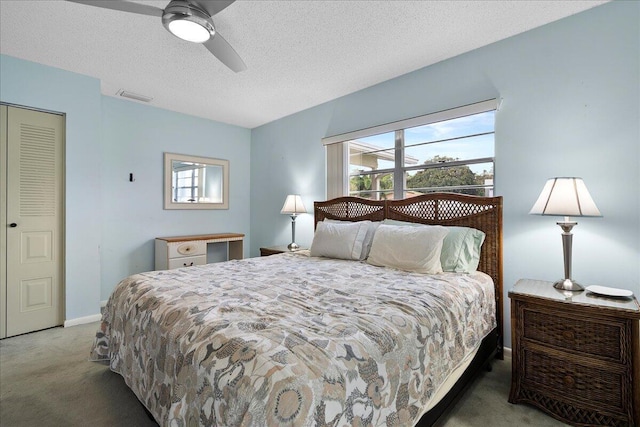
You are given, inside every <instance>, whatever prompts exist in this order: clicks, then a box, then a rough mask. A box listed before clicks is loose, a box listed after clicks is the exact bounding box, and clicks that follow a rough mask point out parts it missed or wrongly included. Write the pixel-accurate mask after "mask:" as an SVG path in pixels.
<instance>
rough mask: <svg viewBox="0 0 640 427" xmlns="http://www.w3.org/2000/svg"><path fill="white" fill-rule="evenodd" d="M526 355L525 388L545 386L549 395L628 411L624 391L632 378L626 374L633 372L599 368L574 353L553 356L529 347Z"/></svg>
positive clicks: (523, 384)
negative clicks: (572, 354) (575, 358)
mask: <svg viewBox="0 0 640 427" xmlns="http://www.w3.org/2000/svg"><path fill="white" fill-rule="evenodd" d="M523 356H524V377H523V379H522V386H523V388H525V389H535V390H546V394H547V395H548V396H555V398H556V399H558V400H559V401H565V402H566V401H574V404H577V405H578V406H579V405H580V404H581V402H585V401H589V402H593V403H594V404H597V405H598V407H600V408H601V409H603V410H609V411H613V412H615V413H620V412H622V413H625V412H626V409H627V408H625V404H624V402H623V396H622V393H621V391H622V390H625V389H627V390H628V389H629V386H630V384H629V381H630V379H627V378H626V377H627V376H628V375H629V374H630V372H628V371H627V372H623V371H620V369H618V370H617V372H616V371H615V370H614V371H612V370H608V369H604V368H603V369H599V368H597V367H593V366H586V364H585V365H583V364H580V363H576V362H574V361H573V360H571V359H572V358H574V356H572V357H571V358H569V357H554V356H551V355H549V354H546V353H545V352H538V351H535V350H530V349H525V350H524V352H523ZM584 357H585V358H588V357H589V356H588V355H585V356H584Z"/></svg>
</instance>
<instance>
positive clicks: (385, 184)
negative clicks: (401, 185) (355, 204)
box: [349, 174, 393, 198]
mask: <svg viewBox="0 0 640 427" xmlns="http://www.w3.org/2000/svg"><path fill="white" fill-rule="evenodd" d="M374 175H375V174H374ZM374 175H358V176H352V177H351V179H350V180H349V191H350V192H355V191H366V190H372V188H371V185H372V179H371V177H372V176H374ZM391 189H393V177H392V176H391V174H386V175H383V176H382V177H381V178H380V190H391ZM358 196H360V197H365V198H370V197H371V196H372V194H371V193H359V194H358Z"/></svg>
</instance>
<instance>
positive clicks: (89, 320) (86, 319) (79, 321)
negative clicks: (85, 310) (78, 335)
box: [64, 314, 102, 328]
mask: <svg viewBox="0 0 640 427" xmlns="http://www.w3.org/2000/svg"><path fill="white" fill-rule="evenodd" d="M100 319H102V315H101V314H92V315H91V316H85V317H76V318H75V319H69V320H65V321H64V327H65V328H68V327H69V326H77V325H84V324H85V323H93V322H99V321H100Z"/></svg>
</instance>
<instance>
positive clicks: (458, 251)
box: [440, 227, 485, 273]
mask: <svg viewBox="0 0 640 427" xmlns="http://www.w3.org/2000/svg"><path fill="white" fill-rule="evenodd" d="M447 229H448V230H449V234H447V237H445V238H444V243H443V244H442V253H441V255H440V262H441V263H442V269H443V270H444V271H452V272H455V273H473V272H474V271H476V270H477V269H478V264H479V263H480V249H481V248H482V244H483V243H484V238H485V234H484V233H483V232H482V231H480V230H476V229H475V228H469V227H447Z"/></svg>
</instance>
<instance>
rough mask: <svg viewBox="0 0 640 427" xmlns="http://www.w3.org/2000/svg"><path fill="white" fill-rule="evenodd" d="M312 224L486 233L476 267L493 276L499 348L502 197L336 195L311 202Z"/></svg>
mask: <svg viewBox="0 0 640 427" xmlns="http://www.w3.org/2000/svg"><path fill="white" fill-rule="evenodd" d="M314 217H315V218H314V220H315V223H314V225H317V224H318V222H319V221H323V220H324V219H325V218H328V219H337V220H343V221H364V220H370V221H382V220H383V219H394V220H399V221H406V222H417V223H421V224H431V225H450V226H451V225H457V226H464V227H472V228H476V229H478V230H481V231H483V232H484V233H485V234H486V237H485V241H484V243H483V245H482V253H481V254H480V264H479V265H478V270H480V271H482V272H484V273H486V274H488V275H489V276H491V277H492V278H493V282H494V284H495V294H496V320H497V323H498V334H499V347H500V348H499V352H502V323H503V307H502V197H480V196H469V195H466V194H454V193H430V194H422V195H419V196H416V197H411V198H408V199H402V200H368V199H362V198H359V197H338V198H336V199H332V200H327V201H326V202H315V203H314Z"/></svg>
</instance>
